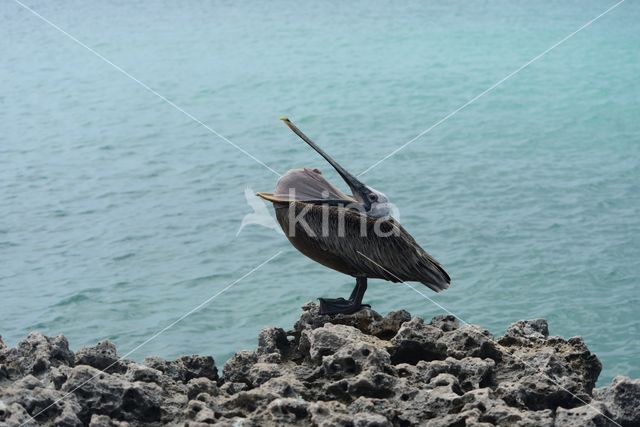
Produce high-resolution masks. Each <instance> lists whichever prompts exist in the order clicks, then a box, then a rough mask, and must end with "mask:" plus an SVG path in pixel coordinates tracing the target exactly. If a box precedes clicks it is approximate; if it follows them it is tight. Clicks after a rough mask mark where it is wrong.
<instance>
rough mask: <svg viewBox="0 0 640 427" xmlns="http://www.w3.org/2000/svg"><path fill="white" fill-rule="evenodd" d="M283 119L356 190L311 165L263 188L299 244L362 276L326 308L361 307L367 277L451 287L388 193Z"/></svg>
mask: <svg viewBox="0 0 640 427" xmlns="http://www.w3.org/2000/svg"><path fill="white" fill-rule="evenodd" d="M282 120H283V121H284V123H285V124H286V125H287V126H288V127H289V128H290V129H291V130H292V131H293V132H294V133H295V134H296V135H298V136H299V137H300V138H302V140H303V141H305V142H306V143H307V144H309V145H310V146H311V148H313V149H314V150H315V151H316V152H318V154H320V155H321V156H322V157H324V158H325V160H326V161H327V162H329V164H331V166H333V168H334V169H335V170H336V171H337V172H338V174H340V176H341V177H342V179H344V181H345V182H346V183H347V185H348V186H349V188H350V189H351V192H352V193H353V194H352V195H351V196H349V195H346V194H344V193H342V192H341V191H340V190H339V189H337V188H336V187H334V186H333V185H331V184H330V183H329V182H328V181H327V180H325V179H324V177H323V176H322V174H321V172H320V171H319V170H318V169H310V168H303V169H293V170H290V171H288V172H287V173H285V174H284V175H283V176H282V177H280V179H279V180H278V183H277V184H276V190H275V192H274V193H257V195H258V196H260V197H262V198H263V199H265V200H268V201H270V202H273V205H274V208H275V211H276V218H277V220H278V223H279V224H280V226H281V227H282V229H283V231H284V232H285V234H286V235H287V238H288V239H289V241H290V242H291V244H292V245H293V246H294V247H295V248H296V249H298V250H299V251H300V252H302V253H303V254H304V255H306V256H308V257H309V258H311V259H312V260H314V261H316V262H318V263H320V264H322V265H324V266H326V267H329V268H332V269H334V270H337V271H339V272H341V273H344V274H348V275H350V276H353V277H355V278H356V286H355V288H354V289H353V292H351V296H350V297H349V299H344V298H335V299H330V298H320V313H321V314H338V313H345V314H347V313H354V312H356V311H358V310H360V309H361V308H362V307H363V304H362V298H363V296H364V293H365V291H366V290H367V278H375V279H385V280H389V281H391V282H404V281H415V282H421V283H423V284H425V285H426V286H428V287H429V288H431V289H432V290H434V291H436V292H439V291H441V290H443V289H446V288H447V287H449V282H450V278H449V275H448V274H447V272H446V271H444V269H443V268H442V266H440V264H438V262H437V261H436V260H435V259H433V258H432V257H431V256H429V254H427V253H426V252H425V251H424V249H422V248H421V247H420V245H418V243H416V241H415V240H414V239H413V237H411V235H410V234H409V233H407V231H406V230H405V229H404V228H403V227H402V226H401V225H400V224H399V223H398V222H397V221H395V220H394V219H393V218H392V217H391V205H390V203H389V200H388V198H387V197H386V196H385V195H384V194H383V193H381V192H379V191H377V190H374V189H373V188H371V187H369V186H367V185H365V184H363V183H362V182H360V181H359V180H358V179H357V178H356V177H355V176H353V175H351V174H350V173H349V172H347V171H346V170H345V169H344V168H343V167H342V166H340V165H339V164H338V163H337V162H336V161H335V160H333V159H332V158H331V157H330V156H329V155H328V154H327V153H325V152H324V151H323V150H322V149H321V148H320V147H318V146H317V145H316V144H315V143H314V142H313V141H312V140H311V139H309V138H308V137H307V136H306V135H305V134H304V133H302V131H300V129H298V128H297V127H296V126H295V125H294V124H293V123H292V122H291V121H289V119H287V118H282Z"/></svg>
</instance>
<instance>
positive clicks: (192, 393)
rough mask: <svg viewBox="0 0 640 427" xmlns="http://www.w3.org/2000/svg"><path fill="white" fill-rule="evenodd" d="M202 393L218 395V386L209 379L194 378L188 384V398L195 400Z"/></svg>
mask: <svg viewBox="0 0 640 427" xmlns="http://www.w3.org/2000/svg"><path fill="white" fill-rule="evenodd" d="M200 393H207V394H208V395H210V396H217V395H218V385H217V384H216V383H215V382H213V381H211V380H210V379H209V378H204V377H201V378H193V379H191V380H189V382H188V383H187V397H188V398H189V399H194V398H195V397H196V396H198V395H199V394H200Z"/></svg>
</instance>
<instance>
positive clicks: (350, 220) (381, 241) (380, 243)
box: [295, 202, 451, 292]
mask: <svg viewBox="0 0 640 427" xmlns="http://www.w3.org/2000/svg"><path fill="white" fill-rule="evenodd" d="M295 209H296V214H300V213H302V212H303V211H302V210H303V209H307V213H306V214H305V215H304V216H302V218H305V219H306V223H307V224H308V226H309V228H310V229H311V230H312V232H313V234H312V235H309V240H310V241H311V242H313V243H315V245H317V247H318V249H321V250H324V251H327V252H329V253H331V254H332V255H333V256H339V257H340V258H341V259H342V260H343V261H344V262H347V263H348V264H349V265H350V266H351V267H352V268H353V269H354V270H355V271H359V272H361V273H363V274H365V275H366V276H368V277H377V278H381V279H385V280H389V281H392V282H399V281H403V282H404V281H415V282H422V283H423V284H425V285H427V286H428V287H429V288H431V289H433V290H434V291H436V292H439V291H441V290H444V289H446V288H448V287H449V283H450V280H451V279H450V278H449V275H448V274H447V272H446V271H445V270H444V268H442V266H441V265H440V264H439V263H438V262H437V261H436V260H435V259H434V258H432V257H431V256H430V255H429V254H427V253H426V252H425V251H424V249H422V248H421V247H420V245H418V243H417V242H416V241H415V240H414V239H413V237H411V235H410V234H409V233H408V232H407V231H406V230H405V229H404V228H403V227H402V226H401V225H400V224H399V223H398V222H396V221H394V220H393V219H392V218H389V219H386V220H382V219H376V218H371V217H369V216H366V215H363V214H360V213H359V212H356V211H353V210H348V209H344V208H341V207H336V206H324V207H323V206H322V205H309V204H307V203H303V202H296V203H295ZM323 210H324V211H325V212H327V211H328V215H327V214H326V213H325V215H326V217H327V218H328V220H325V227H324V228H325V230H324V232H323V220H322V213H323ZM342 216H343V217H344V227H342V228H341V227H340V225H339V221H340V217H342ZM376 223H377V225H376ZM361 229H362V230H363V231H364V232H362V233H361ZM341 230H342V233H341ZM296 231H297V232H301V233H304V232H305V231H304V228H303V226H302V224H296ZM306 234H309V233H306Z"/></svg>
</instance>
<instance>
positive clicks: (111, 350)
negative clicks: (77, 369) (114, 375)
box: [76, 340, 127, 373]
mask: <svg viewBox="0 0 640 427" xmlns="http://www.w3.org/2000/svg"><path fill="white" fill-rule="evenodd" d="M76 365H87V366H91V367H93V368H96V369H99V370H101V371H106V372H109V373H111V372H118V373H122V372H124V371H125V370H126V369H127V368H126V366H125V364H124V363H121V362H120V360H119V359H118V352H117V351H116V346H115V345H114V344H113V343H112V342H111V341H109V340H105V341H99V342H98V344H96V345H95V346H94V347H84V348H81V349H80V350H79V351H78V352H77V353H76Z"/></svg>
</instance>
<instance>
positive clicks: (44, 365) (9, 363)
mask: <svg viewBox="0 0 640 427" xmlns="http://www.w3.org/2000/svg"><path fill="white" fill-rule="evenodd" d="M74 361H75V357H74V354H73V352H72V351H71V350H69V342H68V341H67V339H66V338H65V337H64V336H62V335H58V336H55V337H45V336H44V335H42V334H41V333H39V332H32V333H30V334H29V335H27V338H25V339H24V340H22V341H20V342H19V343H18V345H17V346H16V347H15V348H6V347H4V348H0V364H1V365H4V370H5V371H6V377H8V378H10V379H17V378H19V377H22V376H24V375H28V374H32V375H35V376H40V375H42V374H44V373H45V372H46V371H47V370H48V369H49V368H50V367H52V366H60V365H66V366H73V364H74Z"/></svg>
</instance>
